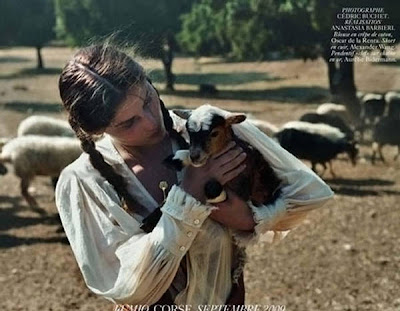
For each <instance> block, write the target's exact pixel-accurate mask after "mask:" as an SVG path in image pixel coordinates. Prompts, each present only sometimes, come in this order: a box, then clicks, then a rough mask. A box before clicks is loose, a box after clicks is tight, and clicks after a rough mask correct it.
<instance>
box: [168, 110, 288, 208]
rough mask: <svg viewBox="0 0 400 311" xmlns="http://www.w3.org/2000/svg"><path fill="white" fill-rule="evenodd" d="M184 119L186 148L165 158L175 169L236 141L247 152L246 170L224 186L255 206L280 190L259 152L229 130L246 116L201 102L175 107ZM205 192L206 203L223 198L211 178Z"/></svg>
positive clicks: (199, 162)
mask: <svg viewBox="0 0 400 311" xmlns="http://www.w3.org/2000/svg"><path fill="white" fill-rule="evenodd" d="M174 112H175V113H176V114H177V115H179V116H180V117H181V118H183V119H187V123H186V128H187V131H188V133H189V137H190V147H189V150H179V151H178V152H177V153H176V154H175V155H171V156H170V157H168V158H167V159H166V160H165V163H166V164H169V165H170V166H173V167H174V168H176V169H178V170H179V169H182V167H183V166H187V165H190V164H191V165H193V166H202V165H204V164H205V163H206V162H207V160H208V158H210V157H211V156H213V155H215V154H217V153H219V152H220V151H221V150H223V149H224V148H225V147H226V146H227V144H228V143H229V142H230V141H232V140H233V141H235V142H236V144H237V145H238V146H240V147H241V148H242V149H243V150H244V152H246V154H247V158H246V160H245V164H246V168H245V170H244V171H243V172H242V173H241V174H240V175H239V176H237V177H236V178H234V179H233V180H231V181H229V182H228V183H227V184H226V187H228V188H229V189H231V190H232V191H233V192H235V193H236V194H237V195H238V196H239V197H240V198H242V199H243V200H244V201H249V200H250V201H251V202H252V203H253V205H254V206H260V205H262V204H266V203H269V202H272V201H273V200H274V199H275V198H276V196H277V195H278V194H279V191H278V187H279V184H280V180H279V179H278V177H277V176H276V174H275V172H274V171H273V170H272V168H271V166H270V165H269V164H268V162H267V161H266V160H265V159H264V158H263V156H262V155H261V153H260V152H259V151H258V150H257V149H255V148H254V147H253V146H251V145H250V144H249V143H247V142H246V141H243V140H241V139H239V138H238V137H237V136H235V134H234V133H233V130H232V125H234V124H238V123H241V122H243V121H244V120H245V119H246V116H245V115H243V114H232V115H230V116H228V117H226V118H225V117H223V116H222V115H221V114H220V113H219V110H218V108H215V107H213V106H210V105H203V106H200V107H199V108H197V109H196V110H193V111H192V112H190V111H189V110H174ZM204 191H205V195H206V197H207V198H208V200H207V202H209V203H218V202H222V201H224V200H225V199H226V193H225V191H224V190H223V187H222V185H221V184H220V183H219V182H218V181H216V180H214V179H212V180H210V181H209V182H208V183H206V185H205V189H204Z"/></svg>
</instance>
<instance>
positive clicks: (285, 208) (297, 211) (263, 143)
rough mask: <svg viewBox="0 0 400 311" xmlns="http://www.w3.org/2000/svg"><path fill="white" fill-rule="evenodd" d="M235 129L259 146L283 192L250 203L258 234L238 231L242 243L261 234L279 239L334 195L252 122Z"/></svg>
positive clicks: (239, 134)
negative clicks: (271, 198)
mask: <svg viewBox="0 0 400 311" xmlns="http://www.w3.org/2000/svg"><path fill="white" fill-rule="evenodd" d="M234 132H235V134H237V135H238V136H239V137H241V138H242V139H244V140H246V141H248V142H249V143H251V144H252V145H253V146H254V147H255V148H257V149H258V150H259V151H260V152H261V154H262V155H263V156H264V158H265V159H266V160H267V161H268V163H269V164H270V165H271V167H272V169H273V170H274V171H275V173H276V174H277V176H278V177H279V178H280V179H281V181H282V183H281V194H280V196H279V197H278V198H277V199H276V201H275V202H273V203H271V204H268V205H262V206H260V207H255V206H253V205H252V204H251V202H248V205H249V207H250V208H251V209H252V212H253V217H254V220H255V222H256V227H255V230H254V234H249V233H244V232H237V233H236V238H237V240H238V241H239V242H240V243H241V242H244V243H248V242H254V241H257V240H258V239H259V238H260V237H261V238H263V239H265V240H267V241H269V242H276V241H279V240H281V239H282V238H284V236H285V235H286V234H287V233H288V231H289V230H291V229H293V228H295V227H296V226H297V225H299V224H300V223H301V222H302V221H303V220H304V218H305V217H306V216H307V214H308V213H309V212H310V211H311V210H313V209H316V208H319V207H321V206H322V205H323V204H324V203H325V202H326V201H327V200H329V199H331V198H332V197H333V192H332V190H331V189H330V187H329V186H328V185H327V184H326V183H325V182H324V181H323V180H322V179H321V178H320V177H319V176H317V175H316V174H315V173H314V172H313V171H312V170H311V169H309V168H308V167H307V166H306V165H305V164H304V163H303V162H301V161H300V160H298V159H297V158H296V157H294V156H293V155H292V154H291V153H289V152H288V151H286V150H285V149H284V148H282V147H281V146H280V145H279V144H278V143H276V142H275V141H274V140H273V139H271V138H270V137H268V136H267V135H265V134H264V133H263V132H261V131H260V130H259V129H258V128H257V127H255V126H254V125H253V124H251V123H250V122H248V121H245V122H243V123H241V124H237V125H235V126H234Z"/></svg>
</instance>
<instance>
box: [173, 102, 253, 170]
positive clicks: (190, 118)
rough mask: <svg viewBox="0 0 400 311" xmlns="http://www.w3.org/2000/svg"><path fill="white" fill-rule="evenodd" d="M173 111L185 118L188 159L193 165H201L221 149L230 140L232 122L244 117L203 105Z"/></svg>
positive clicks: (239, 120) (240, 120)
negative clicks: (188, 142) (225, 113)
mask: <svg viewBox="0 0 400 311" xmlns="http://www.w3.org/2000/svg"><path fill="white" fill-rule="evenodd" d="M174 113H175V114H177V115H178V116H180V117H181V118H183V119H186V120H187V122H186V128H187V131H188V133H189V138H190V147H189V152H190V159H191V162H192V164H193V166H202V165H204V164H205V163H206V162H207V159H208V158H209V157H210V156H212V155H214V154H217V153H218V152H219V151H221V150H222V149H223V148H224V147H225V146H226V145H227V144H228V142H229V141H231V140H232V135H233V132H232V128H231V125H232V124H237V123H241V122H243V121H244V120H245V119H246V116H245V115H244V114H233V113H231V114H228V115H224V114H223V113H221V110H220V109H218V108H216V107H212V106H210V105H203V106H200V107H199V108H197V109H195V110H193V111H190V110H174Z"/></svg>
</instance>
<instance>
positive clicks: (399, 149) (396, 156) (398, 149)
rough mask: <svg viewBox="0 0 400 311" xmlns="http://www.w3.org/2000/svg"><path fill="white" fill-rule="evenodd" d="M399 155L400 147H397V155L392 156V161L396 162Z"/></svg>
mask: <svg viewBox="0 0 400 311" xmlns="http://www.w3.org/2000/svg"><path fill="white" fill-rule="evenodd" d="M399 154H400V145H398V146H397V154H396V155H395V156H394V158H393V161H396V160H397V158H398V157H399Z"/></svg>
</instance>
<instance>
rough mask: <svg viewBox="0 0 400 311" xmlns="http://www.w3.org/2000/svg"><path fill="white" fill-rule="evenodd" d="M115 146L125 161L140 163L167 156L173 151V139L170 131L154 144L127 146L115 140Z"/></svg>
mask: <svg viewBox="0 0 400 311" xmlns="http://www.w3.org/2000/svg"><path fill="white" fill-rule="evenodd" d="M114 146H115V148H117V150H118V151H119V153H120V154H121V156H122V158H123V159H124V160H125V161H126V160H129V161H135V162H138V163H146V162H151V161H152V160H153V159H155V158H159V157H166V156H168V155H169V154H170V153H171V152H172V141H171V138H170V136H169V135H168V133H167V134H166V135H165V136H164V137H163V139H162V140H161V141H160V142H158V143H156V144H153V145H145V146H127V145H124V144H122V143H120V142H118V141H114Z"/></svg>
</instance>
